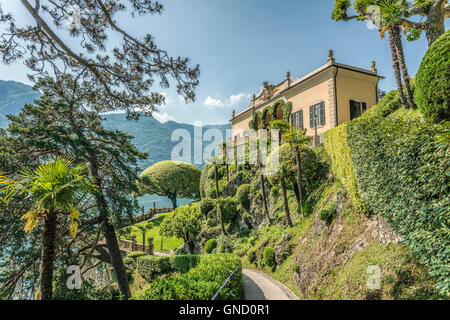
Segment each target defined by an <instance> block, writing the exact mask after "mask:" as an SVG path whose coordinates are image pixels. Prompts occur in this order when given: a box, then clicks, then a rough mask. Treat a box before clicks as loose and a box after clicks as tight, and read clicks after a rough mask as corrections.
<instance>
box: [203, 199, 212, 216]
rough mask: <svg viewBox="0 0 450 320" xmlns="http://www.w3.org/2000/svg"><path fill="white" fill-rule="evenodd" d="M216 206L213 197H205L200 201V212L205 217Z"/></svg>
mask: <svg viewBox="0 0 450 320" xmlns="http://www.w3.org/2000/svg"><path fill="white" fill-rule="evenodd" d="M215 207H216V202H215V201H214V200H212V199H209V198H205V199H203V200H202V201H201V202H200V212H201V213H202V215H204V216H205V217H206V216H207V215H208V213H210V212H211V211H212V210H214V208H215Z"/></svg>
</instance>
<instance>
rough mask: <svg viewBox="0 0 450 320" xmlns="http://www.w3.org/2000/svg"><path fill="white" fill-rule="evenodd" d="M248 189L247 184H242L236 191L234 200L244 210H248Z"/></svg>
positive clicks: (249, 187)
mask: <svg viewBox="0 0 450 320" xmlns="http://www.w3.org/2000/svg"><path fill="white" fill-rule="evenodd" d="M250 189H251V186H250V185H249V184H243V185H242V186H240V187H239V188H238V189H237V192H236V199H237V201H238V202H239V204H240V205H241V206H242V208H244V209H245V210H247V211H249V210H250V202H251V200H250Z"/></svg>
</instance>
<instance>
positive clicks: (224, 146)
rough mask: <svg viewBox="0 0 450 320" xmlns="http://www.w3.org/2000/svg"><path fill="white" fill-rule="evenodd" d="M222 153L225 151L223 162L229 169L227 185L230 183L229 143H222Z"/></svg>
mask: <svg viewBox="0 0 450 320" xmlns="http://www.w3.org/2000/svg"><path fill="white" fill-rule="evenodd" d="M222 151H223V162H224V163H225V166H226V168H227V183H229V182H230V171H229V165H228V155H227V142H224V143H222Z"/></svg>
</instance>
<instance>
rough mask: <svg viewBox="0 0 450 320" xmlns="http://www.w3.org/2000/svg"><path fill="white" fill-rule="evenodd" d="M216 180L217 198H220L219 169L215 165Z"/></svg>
mask: <svg viewBox="0 0 450 320" xmlns="http://www.w3.org/2000/svg"><path fill="white" fill-rule="evenodd" d="M214 180H215V182H216V199H219V169H218V168H217V165H214Z"/></svg>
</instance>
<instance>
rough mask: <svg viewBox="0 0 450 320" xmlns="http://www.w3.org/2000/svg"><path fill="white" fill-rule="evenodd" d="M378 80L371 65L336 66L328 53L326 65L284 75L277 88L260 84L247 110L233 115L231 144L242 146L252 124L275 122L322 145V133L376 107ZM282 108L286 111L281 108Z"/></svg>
mask: <svg viewBox="0 0 450 320" xmlns="http://www.w3.org/2000/svg"><path fill="white" fill-rule="evenodd" d="M381 79H384V77H382V76H380V75H378V74H377V69H376V65H375V62H374V61H373V62H372V64H371V70H366V69H361V68H358V67H353V66H349V65H345V64H341V63H337V62H336V61H335V59H334V58H333V51H332V50H330V52H329V54H328V62H327V64H325V65H323V66H321V67H320V68H318V69H316V70H314V71H313V72H311V73H310V74H308V75H306V76H304V77H302V78H300V79H293V78H291V75H290V73H289V72H288V73H287V75H286V79H285V80H284V81H283V82H281V83H280V84H278V85H270V84H268V83H264V89H263V90H262V92H261V93H260V95H259V96H256V95H254V96H253V99H252V102H251V104H250V106H248V107H247V108H246V109H245V110H244V111H242V112H241V113H239V114H235V112H234V111H233V118H232V119H231V122H232V124H233V140H234V141H235V143H236V144H238V145H239V144H242V143H244V142H245V141H246V140H247V137H248V135H249V131H250V129H251V128H253V127H255V121H257V122H259V123H260V124H259V125H256V129H258V128H261V127H269V122H270V121H272V120H275V119H274V118H276V120H281V119H283V120H285V121H289V122H290V124H291V126H294V127H299V128H304V129H306V134H307V135H308V136H312V137H314V136H315V137H316V142H315V143H317V144H318V143H323V134H324V133H325V131H327V130H328V129H331V128H334V127H336V126H338V125H340V124H342V123H345V122H347V121H350V120H351V119H354V118H356V117H359V116H360V115H361V114H362V113H364V112H365V111H366V110H367V108H370V107H372V106H374V105H376V104H377V102H378V82H379V81H380V80H381ZM285 105H289V108H283V106H285ZM286 109H287V110H288V111H287V112H288V114H286ZM255 115H257V117H255ZM316 133H317V135H316ZM319 139H320V140H319Z"/></svg>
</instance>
